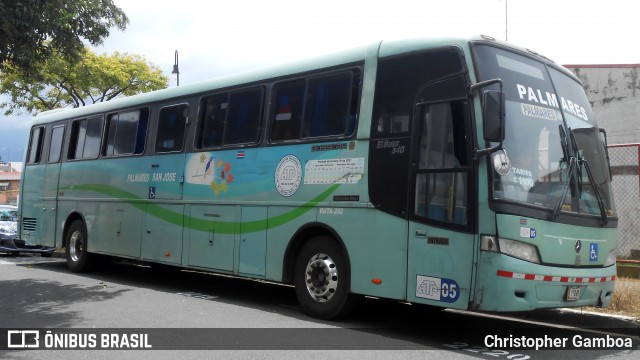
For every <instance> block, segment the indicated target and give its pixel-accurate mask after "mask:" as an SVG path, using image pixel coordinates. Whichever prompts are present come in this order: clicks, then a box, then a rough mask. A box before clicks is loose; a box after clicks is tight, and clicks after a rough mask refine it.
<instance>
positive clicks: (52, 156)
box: [48, 125, 64, 163]
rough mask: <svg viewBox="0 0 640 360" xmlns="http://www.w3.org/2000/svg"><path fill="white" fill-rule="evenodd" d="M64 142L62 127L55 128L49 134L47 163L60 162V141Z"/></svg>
mask: <svg viewBox="0 0 640 360" xmlns="http://www.w3.org/2000/svg"><path fill="white" fill-rule="evenodd" d="M63 140H64V125H60V126H55V127H54V128H53V132H52V133H51V143H50V145H49V159H48V163H57V162H58V161H60V153H61V151H62V141H63Z"/></svg>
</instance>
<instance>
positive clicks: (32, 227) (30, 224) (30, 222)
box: [22, 218, 38, 231]
mask: <svg viewBox="0 0 640 360" xmlns="http://www.w3.org/2000/svg"><path fill="white" fill-rule="evenodd" d="M37 223H38V220H37V219H36V218H23V219H22V230H23V231H36V225H37Z"/></svg>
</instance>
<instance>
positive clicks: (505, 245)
mask: <svg viewBox="0 0 640 360" xmlns="http://www.w3.org/2000/svg"><path fill="white" fill-rule="evenodd" d="M480 250H484V251H493V252H498V253H501V254H505V255H509V256H513V257H515V258H518V259H522V260H525V261H529V262H532V263H536V264H540V256H539V255H538V248H537V247H535V246H534V245H531V244H527V243H524V242H521V241H516V240H509V239H503V238H498V237H496V236H490V235H483V236H482V237H481V238H480Z"/></svg>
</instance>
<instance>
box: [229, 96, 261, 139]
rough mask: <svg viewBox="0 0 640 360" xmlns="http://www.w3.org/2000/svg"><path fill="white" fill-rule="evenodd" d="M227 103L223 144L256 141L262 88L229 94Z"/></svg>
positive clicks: (258, 130)
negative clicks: (228, 107)
mask: <svg viewBox="0 0 640 360" xmlns="http://www.w3.org/2000/svg"><path fill="white" fill-rule="evenodd" d="M229 104H230V109H229V117H228V120H227V123H226V127H225V131H224V144H225V145H234V144H248V143H256V142H257V141H258V138H259V136H260V119H261V118H262V88H256V89H251V90H246V91H241V92H237V93H233V94H231V96H229Z"/></svg>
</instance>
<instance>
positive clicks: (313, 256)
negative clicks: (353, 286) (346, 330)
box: [294, 236, 355, 320]
mask: <svg viewBox="0 0 640 360" xmlns="http://www.w3.org/2000/svg"><path fill="white" fill-rule="evenodd" d="M294 284H295V289H296V296H297V297H298V301H299V302H300V305H301V306H302V310H303V311H304V312H305V313H306V314H307V315H309V316H312V317H315V318H318V319H325V320H328V319H336V318H340V317H343V316H345V315H347V314H348V313H349V312H350V311H351V310H353V308H354V305H355V297H354V295H352V294H351V293H350V292H349V289H350V274H349V271H348V266H347V261H346V257H345V254H344V252H343V251H342V250H341V249H340V247H339V246H338V244H337V243H336V242H335V241H333V240H332V239H331V238H329V237H327V236H317V237H314V238H312V239H311V240H310V241H309V242H307V243H306V244H305V245H304V246H303V247H302V249H301V250H300V253H299V254H298V257H297V259H296V265H295V271H294Z"/></svg>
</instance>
